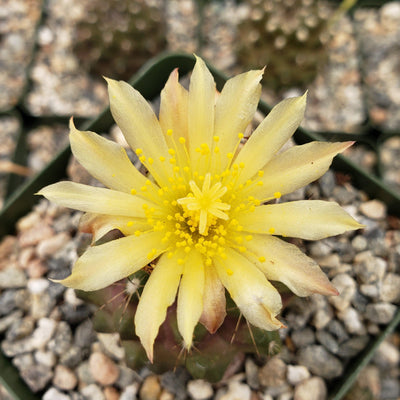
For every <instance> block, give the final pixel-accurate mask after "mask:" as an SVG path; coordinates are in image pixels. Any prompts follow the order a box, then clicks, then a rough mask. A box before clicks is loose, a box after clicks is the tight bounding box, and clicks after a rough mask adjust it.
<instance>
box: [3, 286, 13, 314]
mask: <svg viewBox="0 0 400 400" xmlns="http://www.w3.org/2000/svg"><path fill="white" fill-rule="evenodd" d="M15 294H16V291H15V290H4V291H3V292H2V293H0V316H3V315H7V314H9V313H10V312H11V311H13V310H14V309H15V308H16V302H15Z"/></svg>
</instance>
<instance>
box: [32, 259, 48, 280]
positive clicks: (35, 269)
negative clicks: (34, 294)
mask: <svg viewBox="0 0 400 400" xmlns="http://www.w3.org/2000/svg"><path fill="white" fill-rule="evenodd" d="M46 272H47V267H46V265H45V264H43V261H42V260H38V259H36V260H33V261H31V262H30V263H29V264H28V267H27V273H28V276H29V278H33V279H36V278H41V277H42V276H43V275H44V274H45V273H46Z"/></svg>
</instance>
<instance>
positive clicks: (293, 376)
mask: <svg viewBox="0 0 400 400" xmlns="http://www.w3.org/2000/svg"><path fill="white" fill-rule="evenodd" d="M309 377H310V372H309V371H308V369H307V368H306V367H305V366H303V365H288V367H287V380H288V382H289V383H290V384H291V385H293V386H295V385H297V384H298V383H300V382H302V381H304V380H305V379H308V378H309Z"/></svg>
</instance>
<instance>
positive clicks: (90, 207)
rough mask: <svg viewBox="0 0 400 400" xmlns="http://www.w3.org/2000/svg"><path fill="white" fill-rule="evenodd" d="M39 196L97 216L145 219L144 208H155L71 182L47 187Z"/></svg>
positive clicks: (110, 191) (112, 191)
mask: <svg viewBox="0 0 400 400" xmlns="http://www.w3.org/2000/svg"><path fill="white" fill-rule="evenodd" d="M37 194H40V195H42V196H44V197H46V198H47V199H48V200H50V201H53V202H54V203H56V204H58V205H60V206H63V207H69V208H73V209H75V210H80V211H85V212H90V213H95V214H108V215H125V216H130V217H138V218H144V217H145V213H144V210H143V206H144V205H147V206H150V207H153V206H154V204H153V203H150V202H148V201H146V200H144V199H141V198H140V197H138V196H133V195H131V194H127V193H123V192H117V191H116V190H111V189H105V188H99V187H93V186H87V185H83V184H81V183H75V182H69V181H63V182H57V183H54V184H52V185H49V186H46V187H44V188H43V189H41V190H40V192H38V193H37Z"/></svg>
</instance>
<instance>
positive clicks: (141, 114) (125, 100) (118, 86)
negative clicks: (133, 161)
mask: <svg viewBox="0 0 400 400" xmlns="http://www.w3.org/2000/svg"><path fill="white" fill-rule="evenodd" d="M107 83H108V93H109V97H110V108H111V113H112V115H113V117H114V119H115V122H116V123H117V124H118V126H119V127H120V128H121V131H122V133H123V134H124V136H125V139H126V141H127V142H128V143H129V145H130V146H131V147H132V149H133V150H135V151H136V150H137V149H141V150H142V151H143V156H144V157H146V161H144V164H145V165H146V167H147V168H148V169H149V170H150V172H151V174H152V175H153V177H154V178H155V179H156V180H157V182H158V183H159V184H160V186H161V185H162V184H163V183H167V182H168V176H170V175H171V174H172V166H171V164H170V163H169V162H166V161H161V160H160V157H164V158H168V146H167V143H166V141H165V138H164V135H163V133H162V132H161V127H160V124H159V122H158V120H157V117H156V115H155V114H154V112H153V110H152V109H151V107H150V105H149V104H148V103H147V101H146V100H145V99H144V98H143V96H142V95H141V94H140V93H139V92H138V91H137V90H135V89H134V88H133V87H132V86H131V85H129V84H128V83H126V82H123V81H115V80H113V79H107ZM149 159H151V160H152V161H151V162H150V163H149Z"/></svg>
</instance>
